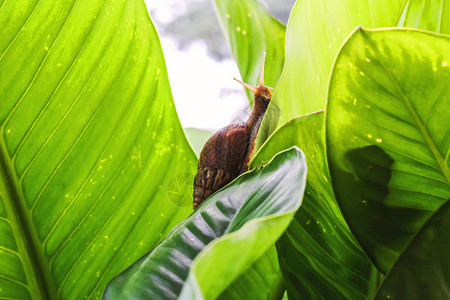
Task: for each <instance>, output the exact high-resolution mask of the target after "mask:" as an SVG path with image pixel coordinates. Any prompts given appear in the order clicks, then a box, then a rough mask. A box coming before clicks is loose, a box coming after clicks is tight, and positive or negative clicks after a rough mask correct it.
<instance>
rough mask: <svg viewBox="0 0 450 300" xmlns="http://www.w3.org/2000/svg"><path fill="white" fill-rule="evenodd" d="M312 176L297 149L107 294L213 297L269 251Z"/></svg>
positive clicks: (245, 180)
mask: <svg viewBox="0 0 450 300" xmlns="http://www.w3.org/2000/svg"><path fill="white" fill-rule="evenodd" d="M305 180H306V164H305V161H304V157H303V153H302V152H300V151H299V150H298V148H292V149H290V150H287V151H285V152H284V153H282V154H280V155H278V156H276V157H275V158H274V159H273V161H272V162H271V163H270V164H269V165H268V166H266V167H264V168H263V169H255V170H253V171H251V172H249V173H245V174H243V175H241V176H239V177H238V178H237V179H236V180H234V181H233V182H232V183H231V184H229V185H228V186H226V187H225V188H223V189H221V190H220V191H218V192H217V193H215V194H214V195H213V196H211V197H210V198H209V199H208V200H206V201H205V202H203V203H202V205H201V206H200V207H199V208H198V209H197V210H196V211H195V212H194V213H193V214H192V215H191V216H190V217H189V218H187V219H186V220H184V221H183V222H181V223H180V224H179V225H178V226H176V227H175V228H174V229H173V230H172V231H171V232H170V233H169V234H168V235H167V236H166V238H165V239H164V240H163V242H162V243H161V244H160V245H159V246H157V247H156V248H155V249H153V250H152V251H150V252H149V253H148V254H147V255H145V256H144V257H142V258H141V259H140V260H139V261H137V262H136V263H135V264H134V265H132V266H131V267H130V268H128V269H127V270H126V271H125V272H123V273H122V274H121V275H119V276H118V277H116V278H115V279H114V280H113V281H112V282H111V283H110V284H109V286H108V288H107V290H106V293H105V299H118V298H120V299H135V298H141V299H142V298H146V299H177V298H178V297H179V299H213V298H215V297H217V296H219V295H220V293H221V292H222V291H223V290H224V289H225V288H227V287H228V286H229V285H230V284H231V283H232V282H233V280H234V279H236V278H237V277H238V276H239V275H240V274H242V273H243V272H244V271H245V270H247V269H248V268H249V267H250V266H251V265H252V264H253V263H254V262H255V261H256V260H257V259H258V258H259V257H260V256H261V255H263V254H264V253H265V252H266V251H267V250H268V249H269V248H270V247H271V246H272V245H273V244H274V243H275V241H276V240H277V239H278V238H279V236H280V235H281V234H282V233H283V232H284V230H285V229H286V227H287V226H288V225H289V222H290V221H291V218H292V216H293V215H294V213H295V211H296V210H297V209H298V207H299V206H300V203H301V198H302V195H303V190H304V184H305Z"/></svg>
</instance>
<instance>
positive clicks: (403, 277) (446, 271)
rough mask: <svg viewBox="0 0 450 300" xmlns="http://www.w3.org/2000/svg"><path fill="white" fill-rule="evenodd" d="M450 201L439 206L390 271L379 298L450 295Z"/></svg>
mask: <svg viewBox="0 0 450 300" xmlns="http://www.w3.org/2000/svg"><path fill="white" fill-rule="evenodd" d="M449 232H450V201H447V202H446V203H445V204H444V205H443V206H442V207H440V208H439V209H437V210H436V211H435V212H434V214H433V216H432V217H431V218H430V219H429V220H428V222H427V223H426V224H425V225H424V226H423V227H422V228H421V229H420V231H419V232H418V233H417V235H416V236H415V237H414V239H413V240H412V241H411V243H410V244H409V245H408V246H407V248H406V249H405V250H404V251H403V253H402V255H401V256H400V257H399V259H398V260H397V261H396V262H395V264H394V266H393V267H392V269H391V270H390V271H389V273H388V274H387V275H386V278H385V279H384V281H383V284H382V285H381V287H380V289H379V291H378V294H377V297H376V298H375V299H376V300H385V299H392V300H397V299H408V300H416V299H417V300H422V299H448V298H449V297H450V292H449V286H450V256H449V255H448V249H450V235H449V234H448V233H449Z"/></svg>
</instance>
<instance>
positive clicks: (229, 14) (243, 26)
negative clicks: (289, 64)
mask: <svg viewBox="0 0 450 300" xmlns="http://www.w3.org/2000/svg"><path fill="white" fill-rule="evenodd" d="M215 3H216V7H217V14H218V17H219V21H220V24H221V25H222V30H223V32H224V34H225V37H226V38H227V40H228V44H229V45H230V46H231V51H232V53H233V56H234V58H235V60H236V63H237V65H238V68H239V71H240V73H241V76H242V79H243V80H244V81H245V82H247V83H249V84H252V85H254V84H256V83H257V82H258V80H259V74H260V71H261V65H262V59H263V54H264V52H267V57H266V65H265V81H264V84H265V85H267V86H271V87H275V86H276V84H277V82H278V79H279V77H280V74H281V71H282V69H283V64H284V37H285V32H286V27H285V26H284V25H283V24H282V23H280V22H279V21H278V20H276V19H275V18H274V17H272V16H271V15H270V14H269V13H268V11H267V9H266V8H265V7H264V5H263V4H262V3H261V2H260V1H257V0H215ZM247 95H248V96H249V101H250V104H252V103H253V94H251V93H249V92H247Z"/></svg>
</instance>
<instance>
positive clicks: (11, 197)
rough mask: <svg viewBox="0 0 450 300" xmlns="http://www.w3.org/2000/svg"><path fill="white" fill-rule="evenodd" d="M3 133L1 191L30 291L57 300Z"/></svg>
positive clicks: (36, 296) (0, 140)
mask: <svg viewBox="0 0 450 300" xmlns="http://www.w3.org/2000/svg"><path fill="white" fill-rule="evenodd" d="M3 136H4V135H3V130H0V190H3V191H4V194H3V195H4V198H3V199H4V201H3V203H4V204H5V210H6V213H7V216H8V220H9V221H10V222H9V224H10V226H11V230H12V232H13V235H14V238H15V241H16V243H17V248H18V254H19V258H20V260H21V262H22V265H23V268H24V273H25V275H26V278H27V283H26V284H27V286H28V291H29V292H30V295H31V297H33V299H57V294H56V289H55V288H54V285H53V284H50V283H52V282H53V281H52V280H51V274H50V272H49V270H47V269H46V268H45V266H46V265H47V264H45V262H44V261H45V259H44V255H43V251H42V248H41V247H40V246H39V245H40V244H39V240H38V237H37V233H36V231H35V228H34V226H32V220H31V217H30V215H29V214H28V213H27V209H26V207H27V205H26V201H25V197H24V195H23V193H22V190H21V189H20V184H19V181H18V180H17V175H16V173H15V172H14V168H13V166H12V163H11V159H10V156H9V155H8V150H7V148H6V145H5V141H4V139H3Z"/></svg>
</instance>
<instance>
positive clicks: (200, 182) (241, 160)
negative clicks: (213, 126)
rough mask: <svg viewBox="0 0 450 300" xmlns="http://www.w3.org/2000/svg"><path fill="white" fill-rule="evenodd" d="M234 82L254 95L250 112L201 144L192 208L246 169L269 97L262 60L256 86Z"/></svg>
mask: <svg viewBox="0 0 450 300" xmlns="http://www.w3.org/2000/svg"><path fill="white" fill-rule="evenodd" d="M235 80H237V79H235ZM237 81H238V82H240V83H241V84H242V85H244V86H245V87H246V88H248V89H250V90H251V91H252V92H253V93H254V94H255V95H254V102H253V110H252V113H251V114H250V117H249V118H248V120H247V122H242V123H237V124H231V125H228V126H227V127H224V128H222V129H220V130H219V131H217V132H216V133H214V134H213V136H211V137H210V138H209V139H208V141H207V142H206V143H205V145H204V146H203V150H202V152H201V154H200V158H199V162H198V168H197V174H196V175H195V178H194V201H193V202H194V203H193V208H194V209H196V208H197V207H198V205H200V203H202V202H203V201H204V200H205V199H206V198H208V197H209V196H210V195H211V194H213V193H214V192H215V191H217V190H219V189H220V188H222V187H224V186H225V185H227V184H228V183H230V182H231V181H233V180H234V179H235V178H236V177H238V176H239V175H240V174H242V173H244V172H246V171H247V170H248V166H249V163H250V158H251V156H252V152H253V149H254V147H255V139H256V134H257V132H258V129H259V126H260V124H261V121H262V119H263V117H264V114H265V112H266V109H267V106H268V105H269V102H270V99H271V98H272V93H271V91H270V88H269V87H267V86H264V59H263V65H262V70H261V75H260V79H259V84H258V86H256V87H253V86H250V85H248V84H246V83H243V82H241V81H239V80H237Z"/></svg>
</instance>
